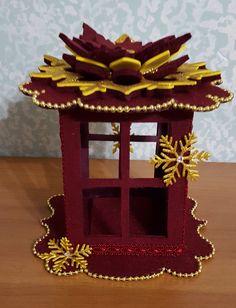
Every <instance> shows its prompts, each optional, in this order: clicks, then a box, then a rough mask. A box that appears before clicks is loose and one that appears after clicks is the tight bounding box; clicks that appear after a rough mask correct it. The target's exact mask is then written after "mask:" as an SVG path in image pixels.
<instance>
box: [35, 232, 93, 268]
mask: <svg viewBox="0 0 236 308" xmlns="http://www.w3.org/2000/svg"><path fill="white" fill-rule="evenodd" d="M48 248H49V249H50V250H51V251H50V252H45V253H42V254H40V255H39V257H40V258H41V259H43V260H46V264H47V265H48V263H49V262H52V263H53V266H52V270H53V272H54V273H56V274H60V273H61V272H62V271H63V270H66V267H67V266H72V267H74V266H75V268H76V269H78V268H79V269H80V270H81V271H83V270H85V269H86V268H87V265H88V262H87V260H86V259H85V257H89V255H90V254H91V253H92V248H91V247H89V245H86V244H83V245H81V247H80V244H78V245H77V246H76V248H75V249H74V248H73V247H72V244H71V242H70V241H69V240H68V239H67V238H66V237H62V238H61V239H60V241H56V240H55V239H51V240H49V242H48Z"/></svg>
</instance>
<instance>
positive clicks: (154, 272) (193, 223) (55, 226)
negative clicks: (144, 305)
mask: <svg viewBox="0 0 236 308" xmlns="http://www.w3.org/2000/svg"><path fill="white" fill-rule="evenodd" d="M48 205H49V207H50V209H51V211H52V214H51V216H50V217H48V218H44V219H42V221H41V223H42V225H43V226H45V227H46V229H47V233H46V235H45V236H44V237H42V238H40V239H39V240H37V241H36V243H35V244H34V247H33V252H34V254H35V255H37V256H38V257H39V258H41V259H42V254H43V253H45V252H48V251H49V248H48V241H49V240H50V239H54V238H55V239H58V240H59V239H61V238H62V237H64V236H65V228H64V227H63V226H64V221H63V205H64V198H63V195H57V196H53V197H51V198H50V199H49V200H48ZM196 207H197V202H196V201H195V200H193V199H190V198H189V199H188V202H187V215H186V216H187V217H186V231H185V232H186V233H185V234H186V236H185V249H184V251H183V253H182V254H181V255H178V256H163V255H162V256H130V255H125V256H120V255H119V256H118V255H115V256H114V255H102V256H101V255H95V254H93V253H92V254H91V255H90V256H89V258H88V259H87V261H88V265H87V268H86V269H80V268H75V266H73V267H72V266H71V265H70V264H69V265H66V266H65V268H62V269H61V271H60V272H55V271H54V269H53V262H52V260H51V261H48V262H47V261H46V262H45V267H46V269H47V270H48V271H49V272H50V273H52V274H56V275H59V276H61V275H73V274H78V273H80V272H84V273H86V274H87V275H89V276H91V277H96V278H103V279H111V280H121V281H123V280H139V279H141V280H144V279H149V278H154V277H157V276H160V275H161V274H163V273H164V272H167V273H170V274H172V275H175V276H178V277H193V276H195V275H197V274H199V273H200V272H201V269H202V265H201V260H203V259H209V258H211V257H212V256H213V255H214V253H215V249H214V246H213V244H212V243H211V242H210V241H209V240H207V239H205V238H204V237H203V236H202V235H201V234H200V229H201V227H203V226H205V225H206V223H207V222H206V221H204V220H199V219H197V218H196V217H195V215H194V210H195V209H196Z"/></svg>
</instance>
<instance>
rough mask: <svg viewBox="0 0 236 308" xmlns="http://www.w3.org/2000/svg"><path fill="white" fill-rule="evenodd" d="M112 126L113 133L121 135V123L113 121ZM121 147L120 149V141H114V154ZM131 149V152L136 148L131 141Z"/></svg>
mask: <svg viewBox="0 0 236 308" xmlns="http://www.w3.org/2000/svg"><path fill="white" fill-rule="evenodd" d="M111 128H112V132H113V134H114V135H116V136H119V134H120V126H119V124H116V123H111ZM130 129H131V127H130ZM119 149H120V143H119V141H115V142H113V145H112V154H115V153H116V151H118V150H119ZM129 151H130V153H134V148H133V146H132V144H131V143H130V146H129Z"/></svg>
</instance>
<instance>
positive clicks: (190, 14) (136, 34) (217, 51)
mask: <svg viewBox="0 0 236 308" xmlns="http://www.w3.org/2000/svg"><path fill="white" fill-rule="evenodd" d="M83 21H85V22H87V23H88V24H90V25H91V26H92V27H94V28H96V29H97V30H98V31H99V32H101V33H103V34H104V35H105V36H107V37H109V38H110V39H113V40H114V39H116V38H117V37H118V36H119V35H120V34H122V33H129V34H130V35H131V37H133V38H134V39H137V40H142V41H144V42H147V41H149V40H155V39H157V38H159V37H161V36H165V35H168V34H176V35H180V34H183V33H185V32H189V31H190V32H191V33H192V36H193V38H192V39H191V41H190V42H188V49H187V52H188V54H189V55H190V57H191V61H192V62H193V61H201V60H206V61H207V62H208V66H209V67H210V68H211V69H220V70H222V72H223V79H224V86H225V87H227V88H229V89H231V90H233V91H235V83H236V65H235V64H236V47H235V46H236V31H235V29H236V1H235V0H198V1H196V0H185V1H182V0H178V1H177V0H165V1H163V0H126V1H122V0H96V1H94V0H66V1H65V0H64V1H59V0H50V1H48V0H1V6H0V25H1V26H0V70H1V74H0V81H1V91H0V155H5V156H59V155H60V143H59V136H58V123H57V120H58V117H57V112H55V111H46V110H42V109H40V108H36V107H35V106H34V105H33V104H32V103H31V100H30V98H27V97H25V96H23V95H22V94H21V93H20V92H19V91H18V88H17V85H18V84H19V83H20V82H22V81H24V80H25V79H26V78H27V73H28V72H30V71H34V70H35V69H36V67H37V66H38V65H39V64H41V63H42V59H43V58H42V57H43V54H45V53H49V54H51V55H55V56H60V55H61V53H62V52H63V49H64V44H63V43H62V42H61V41H60V40H59V38H58V34H59V32H64V33H66V34H68V35H69V36H73V35H75V36H76V35H78V34H80V32H81V25H82V22H83ZM93 126H94V125H93ZM93 128H94V127H93ZM95 129H96V130H97V129H110V128H106V127H105V128H103V127H101V126H100V125H99V124H97V125H96V126H95ZM146 129H148V130H150V129H151V130H152V131H154V129H155V127H154V126H151V128H150V127H149V128H147V127H145V126H144V125H142V124H141V125H138V126H136V127H134V130H135V131H138V132H139V133H145V130H146ZM194 131H195V132H196V133H197V135H198V137H199V144H198V146H199V148H202V149H205V150H207V151H209V152H211V153H212V157H211V160H212V161H234V162H236V105H235V104H234V103H230V104H226V105H223V106H221V108H220V109H218V110H216V111H213V112H210V113H204V114H200V113H199V114H196V115H195V119H194ZM134 148H135V153H134V154H133V155H132V157H133V158H136V159H141V158H146V157H147V158H149V156H150V155H152V151H153V146H152V145H150V146H149V147H148V148H147V147H144V146H137V145H134ZM91 154H92V155H93V156H97V157H107V158H109V157H113V156H112V154H111V146H106V147H104V146H103V145H101V144H94V145H93V147H92V148H91Z"/></svg>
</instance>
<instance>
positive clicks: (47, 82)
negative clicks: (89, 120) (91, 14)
mask: <svg viewBox="0 0 236 308" xmlns="http://www.w3.org/2000/svg"><path fill="white" fill-rule="evenodd" d="M83 30H84V31H83V34H82V35H80V36H79V38H75V37H74V38H73V39H70V38H68V37H67V36H66V35H65V34H62V33H61V34H60V35H59V36H60V38H61V39H62V40H63V41H64V42H65V44H66V48H67V49H68V50H69V52H70V54H63V55H62V59H57V58H55V57H52V56H48V55H45V56H44V61H45V63H46V65H42V66H40V67H39V70H40V72H35V73H31V74H30V77H31V81H30V82H27V83H24V84H22V85H21V86H20V89H21V91H22V92H24V93H25V94H28V95H32V96H33V101H34V103H36V104H37V105H39V106H41V107H47V108H55V109H65V108H71V107H75V106H78V107H80V108H84V109H88V110H91V111H105V112H109V111H110V112H130V111H133V112H147V111H151V112H153V111H160V110H165V109H169V108H176V109H185V110H192V111H210V110H213V109H215V108H217V107H218V106H219V105H220V103H221V102H226V101H229V100H231V99H232V93H230V92H228V91H226V90H223V89H221V88H219V87H218V86H217V85H218V84H219V83H220V72H219V71H211V70H209V69H207V68H206V64H205V62H198V63H187V61H188V59H189V57H188V55H183V56H181V57H179V58H177V59H176V56H177V55H178V54H179V53H180V52H182V51H183V50H184V49H185V42H186V41H187V40H189V39H190V38H191V34H190V33H187V34H185V35H182V36H179V37H175V36H174V35H170V36H167V37H164V38H162V39H160V40H157V41H155V42H149V43H147V44H144V45H143V44H142V43H141V42H135V41H133V40H132V39H131V38H129V37H128V36H127V35H122V36H121V37H120V38H118V39H117V40H116V41H115V42H114V43H113V42H111V41H110V40H107V39H105V38H104V37H103V36H102V35H100V34H98V33H97V32H96V31H95V30H93V29H92V28H91V27H89V26H88V25H86V24H83Z"/></svg>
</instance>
